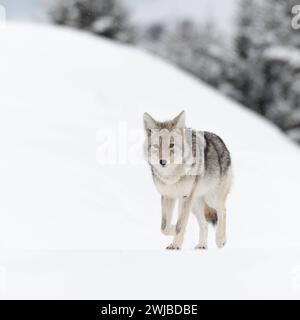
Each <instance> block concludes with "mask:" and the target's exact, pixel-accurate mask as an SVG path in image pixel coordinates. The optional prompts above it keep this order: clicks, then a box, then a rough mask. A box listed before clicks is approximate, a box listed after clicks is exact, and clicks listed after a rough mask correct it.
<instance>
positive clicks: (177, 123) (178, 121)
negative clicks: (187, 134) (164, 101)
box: [172, 111, 185, 129]
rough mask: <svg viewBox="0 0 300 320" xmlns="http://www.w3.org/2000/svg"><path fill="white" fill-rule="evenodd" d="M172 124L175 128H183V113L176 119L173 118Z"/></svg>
mask: <svg viewBox="0 0 300 320" xmlns="http://www.w3.org/2000/svg"><path fill="white" fill-rule="evenodd" d="M172 123H173V126H174V127H176V128H180V129H181V128H185V111H182V112H181V113H180V114H179V115H178V116H177V117H176V118H174V119H173V120H172Z"/></svg>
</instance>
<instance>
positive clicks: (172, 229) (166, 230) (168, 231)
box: [161, 226, 176, 236]
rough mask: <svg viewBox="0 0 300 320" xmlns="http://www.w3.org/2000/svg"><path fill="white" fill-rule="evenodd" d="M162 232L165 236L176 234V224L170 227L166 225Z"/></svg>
mask: <svg viewBox="0 0 300 320" xmlns="http://www.w3.org/2000/svg"><path fill="white" fill-rule="evenodd" d="M161 232H162V233H163V234H164V235H165V236H174V235H175V232H176V230H175V226H170V227H166V228H164V229H163V228H162V229H161Z"/></svg>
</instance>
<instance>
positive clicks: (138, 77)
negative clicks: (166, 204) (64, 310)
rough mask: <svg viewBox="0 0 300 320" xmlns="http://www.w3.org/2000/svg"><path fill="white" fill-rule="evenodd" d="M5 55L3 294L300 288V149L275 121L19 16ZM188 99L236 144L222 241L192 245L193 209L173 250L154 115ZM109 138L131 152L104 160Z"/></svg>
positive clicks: (149, 61)
mask: <svg viewBox="0 0 300 320" xmlns="http://www.w3.org/2000/svg"><path fill="white" fill-rule="evenodd" d="M0 58H1V59H0V75H1V76H0V88H1V91H0V99H1V100H0V103H1V107H0V141H1V151H0V152H1V154H0V155H1V156H0V194H1V197H0V296H1V297H3V298H23V299H24V298H29V299H31V298H40V299H43V298H50V299H60V298H70V299H71V298H79V299H80V298H83V299H86V298H91V299H99V298H107V299H109V298H115V299H119V298H126V299H130V298H144V299H147V298H154V299H161V298H169V299H173V298H174V299H175V298H177V299H180V298H181V299H188V298H193V299H206V298H299V297H300V232H299V224H300V214H299V207H300V206H299V181H300V170H299V163H300V151H299V149H298V148H297V147H296V146H294V145H293V144H292V143H291V142H290V141H288V140H287V138H286V137H284V136H283V135H282V134H281V133H280V132H279V131H278V130H277V129H276V128H275V127H274V126H273V125H271V124H269V123H267V122H266V121H265V120H263V119H261V118H260V117H259V116H257V115H255V114H253V113H252V112H250V111H248V110H245V109H244V108H242V107H241V106H239V105H237V104H235V103H233V102H231V101H230V100H228V99H226V98H224V97H223V96H220V95H219V94H217V93H216V92H215V91H213V90H212V89H210V88H208V87H206V86H205V85H203V84H202V83H199V82H198V81H197V80H195V79H193V78H192V77H191V76H189V75H187V74H185V73H183V72H181V71H179V70H177V69H176V68H175V67H173V66H170V65H168V64H166V63H165V62H163V61H161V60H159V59H157V58H154V57H152V56H150V55H149V54H146V53H144V52H141V51H139V50H136V49H134V48H130V47H126V46H123V45H118V44H115V43H112V42H109V41H107V40H102V39H100V38H97V37H93V36H90V35H87V34H84V33H79V32H76V31H70V30H68V29H59V28H53V27H46V26H35V25H22V24H20V25H14V24H12V25H10V24H8V25H7V27H5V28H2V29H0ZM182 109H185V110H186V112H187V122H188V124H189V126H191V127H194V128H197V129H202V130H209V131H213V132H215V133H217V134H219V135H220V136H222V138H223V139H224V140H225V141H226V142H227V144H228V147H229V148H230V150H231V152H232V157H233V162H234V171H235V182H234V188H233V190H232V193H231V195H230V199H229V202H228V243H227V246H226V247H225V248H224V249H222V250H219V249H217V248H216V245H215V244H214V236H213V230H210V243H209V250H208V251H206V252H203V251H194V250H193V249H192V248H193V247H194V245H196V243H197V233H198V229H197V225H196V221H195V219H194V217H191V219H190V223H189V225H188V230H187V235H186V241H185V243H184V247H183V250H182V251H180V252H167V251H165V250H164V248H165V247H166V246H167V245H168V244H169V243H170V241H171V239H170V238H166V237H165V236H163V235H162V234H161V233H160V198H159V194H158V193H157V192H156V190H155V188H154V185H153V183H152V181H151V176H150V171H149V168H148V167H147V165H146V163H144V161H143V159H142V155H141V154H142V142H143V131H142V115H143V112H145V111H147V112H149V113H150V114H152V115H153V116H154V117H156V118H157V119H167V118H170V117H172V116H175V115H176V114H177V113H179V112H180V111H181V110H182ZM104 134H110V139H111V141H110V142H109V144H110V145H115V146H116V147H119V148H121V151H120V152H119V153H118V159H117V161H115V163H111V164H106V165H103V164H102V165H100V164H99V161H100V160H101V156H103V153H102V152H101V146H102V144H101V142H103V138H104ZM122 148H123V149H122ZM128 150H129V154H127V151H128ZM138 151H141V152H140V154H139V153H138ZM126 157H129V160H127V159H126ZM113 160H114V159H113Z"/></svg>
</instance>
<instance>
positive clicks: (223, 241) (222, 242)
mask: <svg viewBox="0 0 300 320" xmlns="http://www.w3.org/2000/svg"><path fill="white" fill-rule="evenodd" d="M216 243H217V246H218V248H220V249H221V248H223V247H224V246H225V244H226V239H217V241H216Z"/></svg>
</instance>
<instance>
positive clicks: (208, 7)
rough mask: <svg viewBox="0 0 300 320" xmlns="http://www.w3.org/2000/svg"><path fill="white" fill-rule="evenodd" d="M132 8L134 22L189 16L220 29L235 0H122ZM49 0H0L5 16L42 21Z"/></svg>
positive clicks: (227, 27) (226, 27)
mask: <svg viewBox="0 0 300 320" xmlns="http://www.w3.org/2000/svg"><path fill="white" fill-rule="evenodd" d="M122 1H123V2H125V3H127V4H128V5H129V6H130V7H131V9H132V18H133V20H134V21H135V22H136V23H139V24H148V23H151V22H156V21H162V20H163V21H174V20H176V19H178V18H193V19H194V20H196V21H198V22H200V23H201V22H206V21H210V20H213V21H215V22H216V24H217V25H218V27H220V28H221V29H222V30H225V31H226V30H230V29H231V28H232V25H233V18H234V12H235V8H236V4H237V2H238V0H223V1H221V0H122ZM51 3H53V0H22V1H21V0H0V4H1V5H3V6H4V7H6V10H7V16H8V18H9V19H14V20H24V19H25V20H35V21H43V20H45V19H46V16H47V14H46V13H47V7H48V6H49V4H51Z"/></svg>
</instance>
